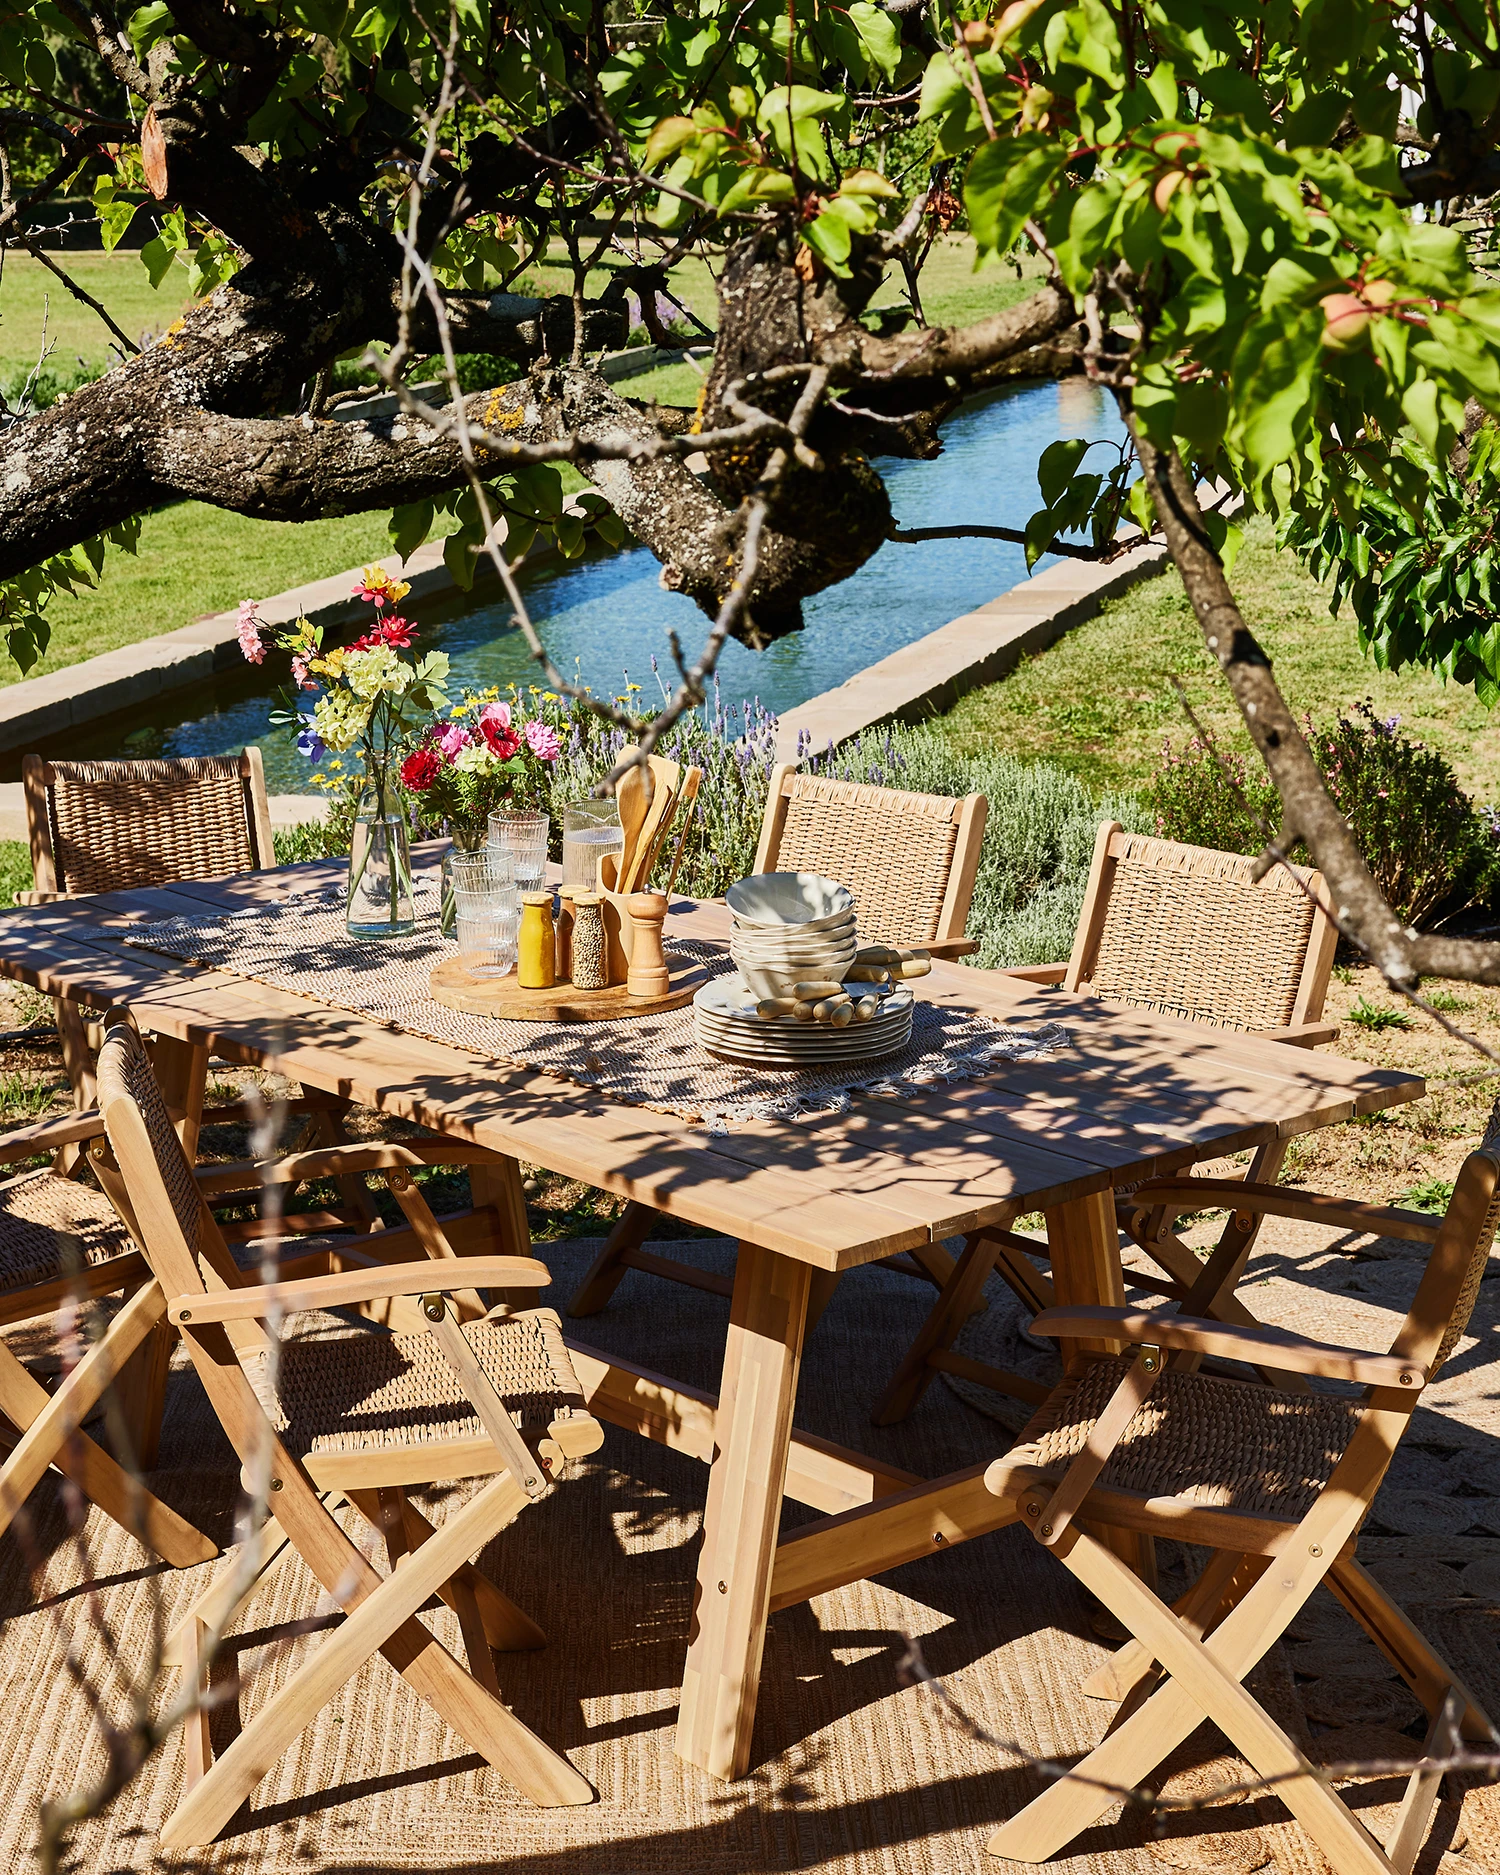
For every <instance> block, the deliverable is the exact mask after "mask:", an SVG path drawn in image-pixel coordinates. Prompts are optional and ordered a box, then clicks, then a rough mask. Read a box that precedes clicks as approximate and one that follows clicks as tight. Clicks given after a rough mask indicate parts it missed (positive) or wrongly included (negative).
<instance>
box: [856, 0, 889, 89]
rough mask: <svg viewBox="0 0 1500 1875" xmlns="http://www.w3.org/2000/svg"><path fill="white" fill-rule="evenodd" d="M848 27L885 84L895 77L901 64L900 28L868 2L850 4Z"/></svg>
mask: <svg viewBox="0 0 1500 1875" xmlns="http://www.w3.org/2000/svg"><path fill="white" fill-rule="evenodd" d="M849 24H850V25H851V26H852V27H853V28H854V30H855V32H857V33H858V34H859V42H860V44H861V45H862V46H863V47H864V49H865V55H866V57H867V58H868V59H869V61H870V63H871V65H872V66H874V68H875V69H876V70H877V71H878V72H879V73H880V74H881V76H882V77H883V78H885V79H886V80H887V82H889V81H891V80H893V79H894V78H895V76H896V68H897V67H898V66H899V65H900V63H901V28H900V25H899V24H898V23H897V22H896V21H895V20H894V19H892V18H891V16H890V14H889V13H887V12H886V11H885V9H884V7H877V6H871V5H870V4H869V0H854V4H853V5H852V6H851V7H850V9H849Z"/></svg>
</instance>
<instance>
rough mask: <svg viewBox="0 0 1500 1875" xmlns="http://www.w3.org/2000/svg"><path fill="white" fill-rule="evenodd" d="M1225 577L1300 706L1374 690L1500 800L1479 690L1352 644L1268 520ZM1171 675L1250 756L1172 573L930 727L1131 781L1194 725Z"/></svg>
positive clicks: (1385, 709)
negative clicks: (1378, 662)
mask: <svg viewBox="0 0 1500 1875" xmlns="http://www.w3.org/2000/svg"><path fill="white" fill-rule="evenodd" d="M1230 583H1231V584H1232V586H1233V587H1234V589H1235V592H1236V594H1237V596H1238V598H1239V601H1240V604H1241V606H1242V608H1243V610H1244V613H1245V617H1246V618H1247V620H1248V621H1249V623H1250V625H1251V627H1252V629H1253V630H1254V631H1255V633H1256V635H1257V637H1258V638H1259V639H1260V641H1261V643H1262V644H1263V645H1264V646H1265V648H1266V650H1267V651H1268V652H1269V654H1270V656H1271V658H1272V660H1273V662H1274V664H1275V667H1276V673H1277V677H1278V679H1279V681H1280V683H1281V686H1282V689H1283V691H1284V692H1285V694H1286V696H1287V699H1288V701H1289V702H1290V703H1291V704H1292V706H1293V708H1294V709H1296V710H1297V711H1299V712H1303V711H1305V712H1307V713H1309V714H1310V715H1312V716H1314V717H1318V718H1325V719H1326V718H1329V717H1332V716H1333V715H1335V714H1336V713H1337V711H1338V709H1339V707H1340V706H1341V705H1346V704H1349V703H1352V702H1355V701H1357V700H1358V699H1359V698H1361V697H1369V698H1371V699H1372V700H1373V702H1374V704H1375V706H1376V708H1377V709H1378V710H1379V711H1380V713H1381V714H1382V715H1386V716H1389V715H1396V716H1400V718H1401V719H1402V724H1403V727H1404V728H1405V729H1406V730H1407V732H1408V733H1409V734H1411V735H1413V736H1415V737H1417V738H1418V740H1420V741H1423V742H1427V743H1430V744H1431V745H1432V746H1433V747H1434V748H1437V749H1439V750H1441V751H1442V753H1443V754H1444V755H1445V756H1446V757H1447V758H1448V760H1449V761H1450V762H1451V763H1452V765H1453V767H1454V769H1455V771H1456V772H1457V774H1458V777H1459V779H1460V780H1461V781H1462V783H1463V785H1464V786H1465V787H1466V788H1467V789H1468V790H1469V792H1470V793H1471V794H1473V795H1474V796H1475V797H1476V798H1477V799H1478V800H1481V801H1495V800H1497V799H1500V737H1497V736H1496V733H1495V731H1496V727H1497V725H1496V721H1495V719H1494V718H1493V717H1492V716H1491V715H1490V714H1489V712H1488V711H1487V710H1486V709H1485V708H1484V706H1483V705H1482V704H1481V703H1479V702H1478V701H1477V700H1476V698H1475V696H1474V693H1473V691H1472V690H1466V689H1462V688H1460V687H1459V686H1457V685H1446V686H1445V685H1444V684H1443V683H1442V682H1441V681H1440V680H1439V679H1438V678H1436V677H1433V676H1430V675H1428V674H1427V673H1425V672H1415V671H1411V672H1401V673H1399V674H1398V673H1391V672H1385V671H1378V670H1376V668H1375V666H1374V665H1373V664H1372V663H1370V661H1369V660H1368V659H1367V658H1366V657H1365V656H1364V655H1363V653H1362V652H1361V651H1360V648H1359V643H1358V640H1357V638H1356V637H1355V631H1354V623H1353V620H1352V618H1351V617H1350V616H1349V615H1348V614H1347V613H1345V614H1344V615H1343V616H1342V617H1340V618H1337V619H1334V618H1330V617H1329V615H1328V600H1327V594H1326V593H1325V592H1324V590H1323V589H1322V588H1321V587H1320V586H1319V585H1318V584H1317V582H1316V581H1314V580H1312V579H1310V578H1309V577H1308V576H1307V574H1306V573H1304V572H1303V570H1302V568H1301V567H1300V566H1299V565H1298V563H1297V562H1296V561H1295V560H1294V559H1293V558H1292V557H1291V556H1290V555H1289V554H1278V553H1277V552H1276V551H1275V549H1274V547H1273V545H1272V542H1271V536H1270V528H1269V525H1268V524H1267V523H1265V522H1262V521H1257V522H1254V523H1252V525H1251V527H1250V530H1249V534H1248V538H1247V540H1246V543H1245V548H1244V551H1243V553H1242V554H1241V555H1240V559H1239V563H1238V565H1237V566H1236V567H1235V569H1234V574H1233V577H1232V579H1231V582H1230ZM1173 677H1176V678H1178V679H1179V680H1180V682H1181V683H1182V686H1183V688H1184V690H1185V691H1186V693H1187V696H1188V698H1189V700H1190V702H1191V703H1192V706H1193V708H1194V710H1195V711H1196V712H1198V714H1199V715H1200V716H1201V717H1202V719H1203V720H1205V721H1206V722H1207V723H1208V724H1209V725H1210V726H1211V727H1212V728H1213V730H1214V731H1215V733H1216V734H1222V735H1223V736H1224V737H1225V739H1226V744H1233V745H1234V746H1237V747H1239V748H1241V749H1242V750H1243V751H1244V752H1245V753H1247V754H1248V753H1250V742H1249V738H1248V736H1246V735H1245V733H1244V730H1243V729H1242V727H1241V726H1240V722H1239V716H1238V712H1237V711H1236V710H1235V708H1234V705H1233V703H1232V702H1231V700H1230V698H1229V694H1228V692H1227V690H1226V689H1225V686H1224V683H1223V680H1222V679H1221V678H1220V676H1219V674H1218V671H1217V669H1216V668H1215V666H1214V665H1213V663H1212V661H1211V660H1210V658H1209V656H1208V653H1207V652H1206V651H1205V650H1204V647H1203V640H1202V637H1201V636H1200V634H1199V631H1198V626H1197V624H1196V622H1195V620H1194V618H1193V615H1192V612H1191V610H1190V608H1189V606H1188V602H1187V598H1186V596H1185V594H1184V593H1183V590H1182V584H1181V582H1180V581H1179V579H1178V578H1177V575H1176V574H1175V573H1174V572H1171V571H1169V572H1168V573H1166V574H1165V575H1164V576H1163V577H1162V578H1160V579H1153V580H1147V581H1145V582H1144V583H1143V584H1142V585H1140V586H1137V587H1136V588H1135V589H1134V591H1132V592H1129V593H1127V594H1125V596H1124V597H1123V598H1121V599H1117V600H1113V601H1112V602H1111V603H1110V604H1108V605H1107V606H1105V607H1104V609H1103V611H1102V612H1101V613H1100V614H1099V616H1098V617H1097V618H1095V619H1091V620H1090V621H1089V622H1088V623H1086V624H1084V625H1080V626H1078V627H1077V629H1076V630H1074V631H1071V632H1069V633H1068V635H1067V636H1066V637H1065V638H1063V639H1062V640H1060V642H1059V643H1057V644H1055V645H1053V646H1052V648H1051V649H1050V650H1048V651H1044V652H1042V653H1041V654H1040V655H1039V656H1037V657H1034V658H1030V659H1028V660H1027V661H1026V662H1025V663H1023V664H1022V665H1021V667H1020V668H1019V669H1018V670H1017V671H1015V672H1013V673H1012V675H1011V676H1010V677H1008V678H1006V679H1005V681H1004V682H1003V683H998V684H991V685H989V686H987V687H986V688H985V689H983V690H976V691H973V692H971V693H970V694H969V695H968V696H967V697H965V698H964V699H963V700H962V701H961V702H960V703H959V704H958V706H957V708H956V709H954V710H953V711H951V712H950V713H949V714H948V715H946V716H944V717H940V718H939V719H938V723H937V726H938V727H939V728H940V729H941V730H942V731H943V732H944V733H945V734H946V735H948V736H950V737H951V738H952V739H953V740H954V741H955V742H956V743H957V744H959V746H961V747H963V748H966V749H970V748H980V747H984V746H995V745H998V746H999V747H1000V748H1002V749H1009V750H1012V751H1015V752H1020V751H1023V750H1024V751H1025V752H1026V754H1027V755H1028V756H1034V757H1036V758H1037V759H1046V760H1050V761H1055V762H1059V763H1061V765H1062V766H1063V767H1065V768H1068V769H1070V770H1071V771H1072V772H1073V773H1074V774H1076V775H1077V776H1079V778H1080V779H1081V780H1083V781H1085V782H1087V783H1088V784H1089V785H1090V786H1092V787H1094V788H1095V789H1104V788H1114V787H1124V788H1129V787H1132V786H1135V785H1137V784H1139V783H1140V782H1142V781H1144V780H1146V779H1147V778H1148V777H1149V776H1150V775H1151V773H1152V771H1153V770H1154V769H1155V767H1156V766H1157V761H1158V757H1159V756H1160V753H1161V747H1162V743H1163V742H1164V741H1165V740H1167V739H1169V738H1170V739H1171V740H1172V741H1173V742H1174V743H1178V744H1180V743H1182V742H1183V741H1184V740H1186V738H1187V737H1188V736H1189V735H1190V734H1191V733H1192V731H1191V728H1190V726H1189V724H1188V721H1187V718H1186V716H1185V715H1184V713H1183V708H1182V705H1181V703H1180V702H1179V701H1178V698H1177V693H1176V692H1175V690H1174V689H1173V688H1172V681H1171V680H1172V678H1173Z"/></svg>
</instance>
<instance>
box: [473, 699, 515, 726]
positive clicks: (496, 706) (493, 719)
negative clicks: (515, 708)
mask: <svg viewBox="0 0 1500 1875" xmlns="http://www.w3.org/2000/svg"><path fill="white" fill-rule="evenodd" d="M476 720H477V721H479V722H481V723H493V724H494V725H495V727H496V728H497V729H509V728H510V705H509V704H508V703H486V704H485V706H484V708H483V709H482V710H481V711H480V712H479V715H478V718H477V719H476Z"/></svg>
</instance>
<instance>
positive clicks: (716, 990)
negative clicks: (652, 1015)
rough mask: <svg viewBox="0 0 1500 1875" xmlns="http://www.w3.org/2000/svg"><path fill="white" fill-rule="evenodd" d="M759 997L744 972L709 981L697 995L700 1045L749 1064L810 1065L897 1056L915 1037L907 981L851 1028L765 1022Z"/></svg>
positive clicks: (781, 1019)
mask: <svg viewBox="0 0 1500 1875" xmlns="http://www.w3.org/2000/svg"><path fill="white" fill-rule="evenodd" d="M865 987H866V986H865V985H863V984H861V985H860V988H861V989H863V988H865ZM758 1000H759V999H758V998H757V996H756V994H755V992H754V990H752V989H751V988H750V987H749V985H748V984H747V983H746V982H745V980H744V978H743V977H739V976H726V977H715V978H714V979H713V981H712V982H711V983H705V984H704V986H703V988H702V989H701V990H699V992H698V994H697V995H696V996H695V997H694V998H693V1020H694V1024H695V1026H696V1028H697V1033H698V1045H699V1047H700V1048H704V1049H706V1050H707V1051H708V1053H709V1054H711V1055H718V1056H720V1057H721V1058H722V1059H723V1060H725V1061H739V1062H743V1063H744V1064H745V1065H746V1066H747V1067H765V1068H806V1067H812V1066H814V1065H816V1064H818V1063H822V1062H841V1061H851V1062H853V1061H869V1060H872V1059H873V1058H874V1057H876V1056H878V1055H892V1054H895V1052H896V1051H897V1049H900V1048H904V1047H905V1046H906V1044H907V1042H908V1041H910V1039H911V1020H912V1009H913V1006H914V998H913V996H912V993H911V991H910V990H909V989H908V988H907V987H906V985H905V984H904V983H898V984H896V986H895V987H894V988H893V989H891V990H889V991H886V992H884V993H882V994H881V1002H880V1008H879V1009H878V1010H877V1011H876V1013H875V1014H874V1015H873V1016H872V1017H871V1018H870V1020H869V1021H868V1022H851V1023H850V1024H849V1026H848V1028H846V1029H835V1028H833V1027H831V1026H830V1025H829V1024H827V1023H822V1022H799V1021H797V1019H796V1017H795V1016H777V1017H775V1018H774V1019H773V1020H772V1021H769V1022H766V1021H762V1019H761V1018H760V1016H758V1015H757V1014H756V1003H757V1001H758Z"/></svg>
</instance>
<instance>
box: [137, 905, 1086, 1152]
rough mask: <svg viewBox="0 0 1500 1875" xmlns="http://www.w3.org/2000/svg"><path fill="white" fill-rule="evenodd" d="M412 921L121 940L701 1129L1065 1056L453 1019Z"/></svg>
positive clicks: (261, 917) (449, 943) (295, 918)
mask: <svg viewBox="0 0 1500 1875" xmlns="http://www.w3.org/2000/svg"><path fill="white" fill-rule="evenodd" d="M416 909H417V930H416V931H415V933H414V934H413V935H412V936H410V937H405V938H395V939H392V938H384V939H375V940H371V939H361V938H354V937H351V936H350V935H349V933H348V931H347V930H346V929H345V924H344V895H343V892H342V891H341V890H335V891H331V892H323V893H316V894H313V893H308V894H303V895H300V896H298V897H295V898H289V899H286V900H284V901H282V902H281V903H280V904H277V905H274V906H257V907H256V908H255V909H254V910H252V911H243V912H233V913H229V914H227V915H226V914H221V913H214V912H209V913H205V914H204V915H203V916H202V917H196V918H169V919H167V920H165V921H164V922H162V923H160V924H149V925H137V926H135V927H134V928H133V929H132V930H131V931H130V933H129V935H128V936H127V937H126V939H125V942H126V943H127V944H133V945H136V946H138V947H139V948H140V949H142V950H150V951H156V952H159V953H161V954H162V955H164V956H167V957H173V958H176V959H178V960H179V961H181V962H183V963H196V964H203V965H207V966H211V967H212V968H213V969H215V970H223V971H225V972H227V973H228V974H229V975H231V976H239V977H247V978H251V979H254V980H255V981H257V982H260V983H268V984H271V985H272V986H274V987H275V988H276V989H279V990H290V991H292V992H293V993H294V994H295V995H299V996H307V997H310V998H314V999H316V1000H317V1001H318V1002H321V1003H327V1004H331V1005H332V1006H333V1007H334V1008H337V1009H347V1010H350V1011H352V1012H354V1013H355V1014H357V1015H363V1016H371V1017H373V1018H374V1019H375V1020H376V1021H378V1022H382V1023H384V1024H386V1025H387V1026H388V1027H390V1028H393V1029H401V1030H404V1031H405V1032H406V1033H407V1034H410V1035H420V1036H423V1037H425V1038H426V1039H427V1040H428V1041H433V1042H448V1043H451V1044H452V1045H453V1046H454V1047H456V1048H465V1049H470V1050H472V1051H473V1052H474V1053H476V1054H481V1055H488V1056H490V1057H492V1058H494V1059H495V1060H497V1061H501V1062H505V1063H508V1064H510V1065H512V1066H515V1067H523V1068H534V1069H537V1070H538V1071H540V1072H542V1073H545V1074H555V1075H559V1076H561V1077H562V1078H563V1079H565V1080H569V1081H575V1082H577V1083H578V1084H579V1085H580V1086H583V1087H593V1088H598V1089H599V1090H600V1092H601V1093H604V1094H607V1096H608V1097H609V1099H611V1100H616V1101H621V1102H623V1103H624V1104H625V1105H627V1106H634V1107H652V1108H656V1109H657V1110H659V1111H661V1112H664V1113H674V1114H678V1115H680V1116H681V1117H683V1118H685V1119H690V1120H701V1121H702V1122H704V1124H705V1125H707V1126H708V1127H709V1129H710V1130H711V1131H723V1130H724V1129H725V1128H726V1127H728V1126H730V1125H732V1124H734V1123H735V1122H737V1121H746V1120H753V1119H770V1118H777V1117H783V1116H791V1115H793V1114H797V1113H813V1112H833V1113H837V1112H842V1111H843V1110H844V1109H845V1108H846V1107H847V1106H848V1104H849V1095H850V1093H851V1092H853V1091H855V1090H857V1089H868V1090H872V1091H876V1092H880V1093H884V1094H894V1095H897V1096H900V1095H901V1094H902V1092H903V1090H905V1091H906V1092H907V1093H912V1092H915V1090H916V1089H917V1088H918V1087H920V1086H925V1085H929V1084H931V1083H932V1082H937V1081H959V1080H973V1079H976V1078H977V1077H979V1076H980V1075H983V1074H985V1073H986V1072H988V1071H989V1070H990V1069H991V1068H993V1067H996V1066H998V1065H999V1064H1000V1063H1001V1062H1006V1061H1030V1060H1035V1059H1036V1058H1038V1057H1040V1056H1044V1055H1048V1054H1051V1053H1054V1052H1055V1051H1056V1050H1058V1049H1060V1048H1066V1047H1067V1046H1068V1045H1069V1042H1070V1039H1071V1038H1070V1036H1069V1033H1068V1031H1067V1030H1066V1029H1065V1028H1063V1027H1061V1026H1060V1025H1059V1024H1057V1023H1047V1024H1044V1025H1040V1026H1038V1027H1036V1028H1031V1029H1020V1028H1011V1027H1007V1026H1006V1025H1005V1024H1003V1023H999V1022H993V1021H991V1020H989V1019H988V1018H987V1017H984V1016H976V1015H970V1014H968V1013H966V1012H964V1011H961V1010H953V1009H944V1008H941V1007H939V1006H937V1005H935V1004H932V1003H924V1002H921V1001H918V1003H917V1005H916V1008H915V1011H914V1016H913V1022H912V1033H911V1040H910V1042H909V1043H908V1044H907V1046H906V1047H905V1048H903V1049H900V1050H899V1051H897V1052H896V1053H894V1054H890V1055H882V1056H881V1057H880V1058H879V1059H878V1060H874V1061H865V1062H845V1063H838V1064H835V1065H831V1066H824V1067H809V1068H760V1067H756V1068H748V1067H737V1066H735V1065H734V1064H733V1063H731V1062H727V1061H720V1060H718V1059H716V1058H715V1057H714V1056H712V1055H709V1054H706V1053H705V1052H704V1051H703V1050H702V1049H701V1048H700V1047H699V1046H698V1040H697V1035H696V1031H695V1029H694V1024H693V1009H692V1005H691V1004H690V1003H689V1004H687V1005H685V1006H684V1007H683V1008H681V1009H671V1010H667V1011H665V1012H664V1013H662V1014H659V1015H646V1016H626V1017H621V1018H619V1019H618V1020H611V1021H603V1022H568V1023H541V1022H517V1021H515V1020H514V1019H511V1018H500V1017H495V1016H475V1015H467V1014H465V1013H464V1012H463V1011H462V1010H458V1009H449V1008H447V1007H445V1006H444V1005H443V1004H442V1003H438V1002H434V1000H433V999H432V997H431V996H430V995H429V994H428V989H427V981H428V977H429V975H430V973H431V971H432V967H433V965H434V964H437V963H441V962H442V961H443V960H444V959H445V958H447V957H452V956H454V955H455V954H456V953H457V948H458V947H457V945H456V943H454V942H453V940H452V939H448V938H444V937H442V936H441V935H440V934H439V931H438V918H437V914H438V889H437V886H436V884H435V882H432V881H429V880H427V879H420V880H418V881H417V883H416ZM668 949H669V950H670V951H671V952H672V953H673V955H675V956H681V957H685V958H687V959H689V960H691V961H693V962H702V963H706V964H708V965H709V966H710V968H711V969H713V968H714V967H715V966H720V967H721V968H722V971H724V972H728V971H729V970H732V969H733V965H732V964H731V963H730V961H729V959H728V957H727V956H725V954H724V952H723V950H722V949H721V948H720V947H719V946H717V945H711V944H701V943H691V942H685V941H681V940H679V941H676V942H670V943H669V944H668Z"/></svg>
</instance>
